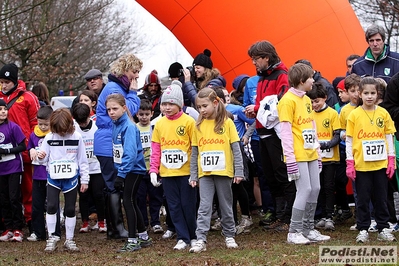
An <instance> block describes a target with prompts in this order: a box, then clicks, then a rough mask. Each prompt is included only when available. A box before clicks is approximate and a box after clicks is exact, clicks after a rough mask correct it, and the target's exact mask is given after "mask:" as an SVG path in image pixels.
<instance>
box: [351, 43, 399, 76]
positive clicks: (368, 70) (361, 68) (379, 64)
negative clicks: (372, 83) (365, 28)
mask: <svg viewBox="0 0 399 266" xmlns="http://www.w3.org/2000/svg"><path fill="white" fill-rule="evenodd" d="M398 72H399V54H398V53H395V52H391V51H390V50H389V45H385V48H384V52H383V53H382V54H381V55H380V56H379V57H378V58H377V60H375V59H374V56H373V55H372V53H371V50H370V48H367V50H366V52H365V53H364V55H363V56H362V57H360V58H358V59H357V60H356V61H355V63H354V64H353V68H352V73H355V74H357V75H359V76H361V77H364V76H372V77H375V78H382V79H384V80H385V81H386V82H387V83H388V81H389V80H390V79H391V77H392V76H393V75H395V74H396V73H398Z"/></svg>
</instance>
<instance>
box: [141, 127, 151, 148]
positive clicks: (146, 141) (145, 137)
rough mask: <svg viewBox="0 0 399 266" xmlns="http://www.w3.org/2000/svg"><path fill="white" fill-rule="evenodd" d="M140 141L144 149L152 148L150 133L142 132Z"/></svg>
mask: <svg viewBox="0 0 399 266" xmlns="http://www.w3.org/2000/svg"><path fill="white" fill-rule="evenodd" d="M140 139H141V146H142V147H143V149H145V148H150V147H151V134H150V132H149V131H146V132H140Z"/></svg>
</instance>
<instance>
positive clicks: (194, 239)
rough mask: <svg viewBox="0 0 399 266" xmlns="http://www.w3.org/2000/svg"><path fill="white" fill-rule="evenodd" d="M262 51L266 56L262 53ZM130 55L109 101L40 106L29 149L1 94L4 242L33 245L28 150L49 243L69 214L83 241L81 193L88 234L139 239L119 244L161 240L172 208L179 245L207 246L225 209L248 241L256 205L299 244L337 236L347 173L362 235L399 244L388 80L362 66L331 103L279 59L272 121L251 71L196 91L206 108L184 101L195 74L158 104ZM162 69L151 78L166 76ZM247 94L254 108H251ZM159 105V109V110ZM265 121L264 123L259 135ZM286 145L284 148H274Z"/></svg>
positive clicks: (302, 71)
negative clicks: (229, 84)
mask: <svg viewBox="0 0 399 266" xmlns="http://www.w3.org/2000/svg"><path fill="white" fill-rule="evenodd" d="M251 49H252V48H251ZM252 52H254V51H252ZM252 52H251V50H250V52H249V53H252ZM254 53H255V52H254ZM251 56H252V60H253V62H254V64H255V65H256V66H258V63H259V62H261V61H262V60H263V59H264V58H263V57H261V56H257V55H256V54H252V55H251ZM127 60H132V62H134V63H132V64H133V65H134V67H132V65H129V67H130V68H129V67H128V68H127V69H124V70H123V71H121V70H120V69H119V68H115V69H114V72H112V71H111V72H112V73H111V74H110V78H111V81H110V82H111V85H110V86H109V87H107V86H106V87H105V92H104V93H103V94H100V98H99V97H98V95H97V94H96V93H94V92H92V91H90V90H87V91H84V92H82V94H81V95H80V96H79V102H78V103H76V104H74V105H73V106H72V108H71V109H70V110H68V109H64V108H62V109H58V110H55V111H53V110H52V108H51V107H49V106H42V107H41V108H40V109H39V111H38V112H37V121H38V124H37V126H35V128H34V130H33V132H32V133H31V135H30V137H29V140H28V142H27V143H28V145H27V146H26V144H25V143H26V137H25V135H24V134H23V132H22V130H21V128H20V127H19V126H18V125H17V124H15V123H14V122H12V121H9V120H8V118H7V115H8V108H7V104H6V102H5V101H3V100H2V99H0V168H1V169H2V171H1V173H0V204H1V213H2V220H3V222H4V225H5V230H4V232H3V233H2V235H1V236H0V241H16V242H22V241H23V233H22V232H23V231H22V230H23V225H24V219H23V209H22V202H21V188H20V182H21V175H22V173H23V172H24V168H23V160H22V155H21V153H22V152H23V151H26V150H27V151H29V155H30V159H31V160H32V164H33V165H34V168H33V187H32V220H31V221H32V224H31V225H32V228H31V229H32V231H31V232H30V235H29V236H28V237H27V239H28V240H29V241H40V240H42V241H44V240H46V246H45V249H44V250H45V251H47V252H52V251H54V250H56V249H57V243H58V242H59V241H60V240H61V226H60V216H65V233H66V236H65V242H64V248H65V249H67V250H69V251H79V248H78V246H77V245H76V243H75V239H74V233H75V226H76V212H75V203H76V200H77V195H78V193H79V209H80V213H81V218H82V226H81V228H80V229H79V232H80V233H87V232H89V231H90V230H92V229H98V231H99V232H103V233H105V232H107V231H109V232H108V234H107V236H108V238H125V239H127V240H126V242H125V244H124V245H123V247H122V248H121V249H119V252H131V251H136V250H139V249H141V248H144V247H148V246H151V245H152V244H153V242H152V239H151V237H150V236H149V234H148V230H151V231H152V232H153V233H164V229H163V228H162V223H161V221H160V216H159V215H160V214H159V213H160V209H161V207H162V206H163V205H164V206H165V207H166V209H167V215H168V218H167V219H166V223H167V225H168V228H167V231H166V233H165V234H164V235H163V236H162V238H164V239H167V238H172V237H173V236H175V235H176V244H175V245H174V247H173V249H174V250H186V249H188V250H189V252H193V253H199V252H203V251H206V247H207V235H208V231H209V230H210V229H211V228H216V227H211V221H212V219H213V218H215V217H213V216H214V215H213V214H214V213H217V215H216V216H217V218H218V220H217V221H218V227H220V228H221V229H222V235H223V236H224V238H225V244H226V247H227V248H237V247H238V244H237V243H236V241H235V236H236V235H237V234H240V233H241V232H243V231H245V230H248V229H249V227H251V226H252V223H253V222H252V218H251V210H250V205H251V204H255V205H256V203H257V204H258V205H259V206H258V208H259V209H263V210H261V211H260V213H261V214H263V215H265V213H270V214H272V215H268V216H267V217H265V216H264V217H262V218H261V221H260V225H262V226H264V225H265V226H264V229H265V230H270V229H273V230H275V231H277V232H285V233H287V242H288V243H290V244H309V243H311V242H323V241H328V240H330V238H331V237H330V236H328V235H324V234H322V233H321V232H319V231H318V230H317V229H321V230H325V231H328V230H335V226H336V225H335V223H336V222H337V221H339V220H340V219H341V220H344V219H347V218H349V217H351V216H352V212H351V210H350V208H349V204H348V200H347V195H346V191H345V187H346V184H347V182H348V179H349V180H350V182H352V186H353V189H354V200H355V205H356V208H355V209H356V225H355V226H354V228H355V229H356V230H358V231H359V233H358V235H357V237H356V242H358V243H364V242H367V241H368V240H369V234H368V231H370V230H375V231H378V236H377V239H378V240H381V241H396V238H395V236H394V235H393V232H396V231H398V228H397V227H398V226H397V224H396V227H394V225H395V223H392V222H396V217H395V218H392V214H391V213H390V212H389V210H388V209H389V208H388V205H389V204H390V200H391V197H390V196H389V193H391V192H392V191H391V190H389V180H390V179H391V178H392V176H394V174H395V171H396V170H395V160H396V157H395V148H394V137H393V134H394V133H395V131H396V130H395V126H394V123H393V121H392V119H391V117H390V115H389V113H388V112H387V111H386V110H385V109H384V108H382V107H381V106H379V105H378V104H379V103H381V102H382V98H383V94H384V87H385V86H386V83H384V82H381V80H378V79H375V78H373V77H364V78H361V77H359V76H357V75H356V74H350V75H348V76H347V77H346V78H344V79H343V80H342V81H341V82H339V83H338V85H337V92H336V93H337V95H338V96H339V98H340V102H339V103H337V104H335V105H334V106H331V107H330V106H328V105H327V103H326V101H327V95H328V93H327V91H326V88H325V87H324V86H323V85H322V84H321V83H315V82H314V79H313V75H314V72H313V69H312V68H311V67H310V66H308V65H307V64H303V63H296V64H294V65H293V66H291V67H290V68H289V69H288V72H287V71H286V70H287V69H286V68H285V66H284V65H279V64H280V63H281V62H276V64H275V65H277V66H279V67H280V68H281V69H279V71H280V72H279V73H280V74H283V75H286V77H285V78H286V79H287V80H284V79H285V78H284V79H282V80H279V82H282V83H281V84H283V85H282V87H281V90H276V92H275V93H276V94H274V95H273V93H272V94H269V92H268V93H266V94H267V95H266V94H265V95H263V96H265V98H267V97H269V98H267V101H266V102H265V101H261V100H263V99H256V104H260V105H261V106H262V108H264V109H265V111H263V110H262V115H264V116H265V117H264V119H263V118H260V117H256V116H255V115H254V113H255V112H256V110H255V109H256V108H255V107H254V106H255V105H251V103H254V101H255V98H256V96H259V95H257V94H256V90H255V92H254V89H253V88H252V89H251V82H252V79H251V78H249V76H245V75H240V76H238V77H237V79H236V80H235V81H234V82H233V85H234V88H235V90H234V91H233V93H231V94H229V92H228V91H227V90H226V88H225V86H215V84H216V85H219V84H221V82H222V80H224V79H220V78H219V79H217V80H214V79H211V80H210V81H209V84H208V85H207V86H202V85H201V89H200V90H198V91H197V93H196V95H195V97H194V95H192V96H193V97H194V98H195V105H193V107H194V108H195V109H196V110H197V111H198V113H197V112H194V111H195V110H194V111H193V109H192V108H191V107H190V108H191V109H187V107H186V106H184V102H190V101H185V100H187V99H185V90H184V84H182V83H181V81H179V80H173V81H172V83H171V85H169V86H168V87H167V88H166V89H164V90H163V92H162V95H161V96H159V95H157V97H160V98H157V101H156V102H155V103H152V102H151V100H150V99H147V98H142V99H141V100H140V99H139V98H138V96H137V77H138V72H139V71H140V69H141V66H142V63H141V61H139V59H137V58H136V57H134V56H133V57H130V59H129V57H128V59H127ZM137 60H138V61H137ZM209 60H210V58H209V56H208V55H207V54H206V53H204V54H200V55H199V56H198V57H196V59H195V61H196V63H197V64H196V66H195V67H196V69H197V67H198V69H200V67H202V68H204V67H203V66H202V65H201V64H204V65H205V68H206V67H207V68H210V69H211V68H212V61H209ZM269 63H270V62H269ZM124 67H126V66H124ZM259 67H261V63H259ZM181 70H182V74H179V75H183V76H184V77H185V78H187V77H188V78H190V74H191V73H189V72H190V71H189V70H183V69H181ZM205 70H206V69H205ZM205 70H203V71H205ZM206 71H208V70H206ZM206 71H205V72H206ZM199 72H201V71H199ZM118 73H120V74H118ZM215 73H216V72H215ZM202 74H203V73H202ZM150 75H151V77H152V79H148V80H150V81H149V82H151V80H153V79H154V76H156V74H154V73H153V72H152V73H151V74H150ZM179 75H178V76H179ZM183 76H182V77H183ZM197 78H198V77H197ZM155 80H157V79H155ZM257 81H258V79H257V78H256V82H257ZM260 82H261V83H262V84H263V82H264V80H263V81H260ZM286 83H287V84H288V83H289V85H290V88H288V87H286ZM201 84H202V83H201ZM147 85H148V84H147ZM222 85H223V84H222ZM262 86H263V85H262ZM192 92H193V91H191V93H192ZM246 94H248V95H249V96H248V95H247V96H246ZM277 94H278V95H277ZM230 96H232V97H231V98H232V99H231V102H230ZM248 97H249V98H251V99H248ZM245 101H247V103H248V104H247V107H243V106H242V105H243V102H245ZM248 101H249V102H248ZM277 102H278V104H277ZM98 103H99V104H100V106H99V109H100V110H101V111H100V114H99V115H100V116H99V120H97V121H99V123H100V125H101V127H102V130H103V131H104V130H105V129H106V130H107V132H108V133H111V135H110V136H108V135H109V134H108V135H107V139H108V142H110V143H108V142H107V143H106V144H107V149H108V148H109V149H111V150H112V157H110V158H108V157H109V154H108V153H109V152H108V153H107V154H105V153H104V154H100V155H99V156H96V155H97V154H96V148H95V146H96V145H97V152H98V149H99V146H98V145H99V144H98V142H97V143H95V142H96V137H95V135H96V133H97V134H98V128H97V125H96V118H98V117H97V116H96V107H97V105H98ZM154 105H156V107H157V108H158V109H159V110H160V114H159V115H157V116H156V117H154ZM244 105H245V103H244ZM194 113H195V115H193V114H194ZM192 116H194V117H195V118H193V117H192ZM255 117H256V119H255ZM135 119H136V121H135ZM255 125H256V126H257V127H258V129H259V128H261V129H263V131H262V130H261V131H260V135H259V136H260V137H259V136H256V132H254V129H255ZM258 133H259V132H258ZM102 134H104V132H103V133H102ZM252 136H253V138H252V139H251V137H252ZM257 138H258V139H257ZM280 141H281V147H278V146H279V145H280ZM265 143H269V144H268V145H273V147H270V146H268V145H266V144H265ZM108 144H109V145H108ZM111 144H112V147H111V146H110V145H111ZM104 145H105V142H104ZM251 145H252V148H251ZM265 145H266V146H267V147H266V146H265ZM108 146H109V147H108ZM259 146H262V149H265V148H267V149H270V151H268V153H270V154H269V155H268V156H265V155H263V157H264V158H262V161H263V166H265V165H269V164H270V165H273V167H274V168H273V169H274V170H273V171H274V172H275V175H276V176H275V177H270V176H268V177H267V178H266V177H265V176H267V175H270V173H268V169H262V168H261V165H262V164H260V163H259V161H258V162H256V160H259V159H260V158H259V157H262V156H260V154H259ZM107 151H108V150H107ZM274 153H276V154H277V153H278V154H280V153H282V154H281V156H274V157H273V158H271V157H272V155H273V154H274ZM277 157H281V158H277ZM254 158H255V160H254ZM279 160H280V161H279ZM111 161H112V165H110V164H109V163H110V162H111ZM256 163H257V166H258V167H257V166H256ZM105 165H106V167H105ZM283 166H284V167H283ZM104 169H108V170H110V171H105V172H106V173H108V172H109V179H107V178H105V177H104ZM111 170H112V171H111ZM262 170H263V171H262ZM263 175H265V176H263ZM274 179H276V180H274ZM254 180H259V182H256V181H254ZM268 181H271V182H272V183H269V185H272V187H271V189H270V190H269V188H268ZM244 183H250V184H251V185H250V186H248V185H244ZM256 184H257V185H256ZM105 188H106V191H107V193H104V190H105ZM295 188H296V194H295ZM396 190H397V188H396ZM394 191H395V190H394ZM60 192H63V194H64V209H63V211H61V210H60V196H59V194H60ZM121 196H122V198H123V207H124V212H125V214H126V221H127V226H128V227H127V228H128V230H127V232H126V231H125V229H124V226H123V217H122V216H121V215H122V214H121V210H119V209H118V208H116V209H112V208H114V207H115V206H119V205H118V204H113V203H112V202H113V198H115V199H116V201H118V202H119V204H120V197H121ZM237 201H238V202H239V205H240V210H241V212H240V213H241V218H240V219H239V218H238V215H237V213H238V211H237ZM110 204H111V205H110ZM112 204H113V205H112ZM147 204H148V208H147ZM262 205H263V206H262ZM215 206H216V208H215ZM90 208H94V209H95V212H96V214H97V223H96V225H95V226H93V225H90V223H89V215H90V213H91V211H90ZM215 209H216V210H215ZM337 209H339V211H340V213H337ZM148 211H149V213H148ZM110 212H113V213H114V214H110ZM44 213H45V216H44ZM374 221H375V222H374ZM107 225H108V227H107ZM46 228H47V229H46ZM46 230H47V232H46Z"/></svg>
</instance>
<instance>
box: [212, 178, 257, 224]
mask: <svg viewBox="0 0 399 266" xmlns="http://www.w3.org/2000/svg"><path fill="white" fill-rule="evenodd" d="M244 182H246V181H241V182H240V183H239V184H236V183H233V184H232V185H231V189H232V191H233V215H234V222H235V223H236V224H237V223H238V218H237V201H238V202H239V204H240V209H241V215H247V216H250V214H249V199H248V194H247V191H246V190H245V188H244V184H243V183H244ZM219 213H220V212H219Z"/></svg>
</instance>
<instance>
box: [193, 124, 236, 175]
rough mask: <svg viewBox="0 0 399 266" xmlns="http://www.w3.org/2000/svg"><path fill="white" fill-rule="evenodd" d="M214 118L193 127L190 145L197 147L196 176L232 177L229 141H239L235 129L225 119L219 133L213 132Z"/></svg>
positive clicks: (232, 164) (232, 169)
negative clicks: (197, 126)
mask: <svg viewBox="0 0 399 266" xmlns="http://www.w3.org/2000/svg"><path fill="white" fill-rule="evenodd" d="M214 128H215V120H208V119H205V120H203V121H202V123H201V125H200V130H198V129H197V128H195V130H194V134H193V141H192V145H193V146H197V147H198V177H199V178H201V177H202V176H206V175H220V176H228V177H231V178H233V177H234V159H233V152H232V150H231V146H230V145H231V143H234V142H238V141H240V138H239V137H238V133H237V129H236V127H235V125H234V122H233V121H232V120H231V119H227V120H226V121H225V122H224V125H223V127H222V129H221V131H220V132H219V133H215V131H214Z"/></svg>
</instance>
